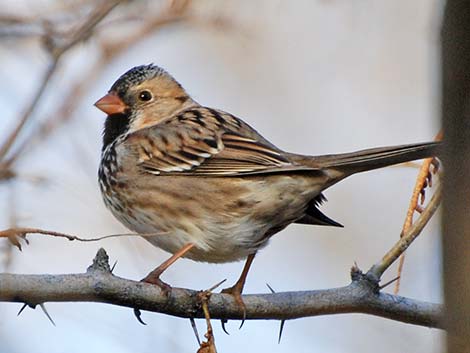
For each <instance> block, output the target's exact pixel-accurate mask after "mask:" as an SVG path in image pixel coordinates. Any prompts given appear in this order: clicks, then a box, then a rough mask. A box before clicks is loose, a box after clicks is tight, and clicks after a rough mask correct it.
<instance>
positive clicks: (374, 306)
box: [0, 249, 443, 328]
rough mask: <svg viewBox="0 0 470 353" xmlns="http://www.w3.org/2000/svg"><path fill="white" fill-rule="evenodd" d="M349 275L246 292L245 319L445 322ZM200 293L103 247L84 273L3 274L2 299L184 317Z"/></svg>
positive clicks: (222, 308)
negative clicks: (127, 263)
mask: <svg viewBox="0 0 470 353" xmlns="http://www.w3.org/2000/svg"><path fill="white" fill-rule="evenodd" d="M351 277H352V282H351V284H349V285H348V286H345V287H340V288H333V289H325V290H312V291H300V292H279V293H274V294H251V295H244V296H243V300H244V303H245V305H246V319H247V320H255V319H271V320H289V319H297V318H302V317H309V316H319V315H330V314H346V313H362V314H369V315H375V316H380V317H383V318H387V319H391V320H396V321H401V322H405V323H409V324H414V325H420V326H427V327H434V328H442V320H441V316H442V311H443V308H442V306H441V305H439V304H433V303H428V302H423V301H418V300H414V299H410V298H405V297H401V296H397V295H392V294H388V293H382V292H380V290H379V286H378V283H377V282H376V281H374V280H372V279H371V278H370V276H367V275H365V274H362V272H361V271H360V270H359V269H357V268H353V270H352V271H351ZM198 293H199V292H197V291H194V290H189V289H183V288H173V290H172V291H171V294H170V296H169V297H167V296H165V294H164V293H163V292H162V291H161V290H160V288H159V287H157V286H154V285H150V284H147V283H141V282H135V281H131V280H127V279H123V278H120V277H117V276H114V275H113V274H112V273H111V271H110V269H109V264H108V259H107V255H106V252H105V251H104V250H103V249H100V250H99V251H98V254H97V256H96V258H95V260H94V263H93V265H92V266H90V267H89V268H88V270H87V272H86V273H84V274H67V275H19V274H18V275H17V274H0V301H8V302H20V303H27V304H28V305H30V306H31V307H35V306H36V305H39V304H42V303H44V302H76V301H80V302H100V303H107V304H114V305H119V306H125V307H129V308H139V309H143V310H147V311H153V312H159V313H162V314H168V315H172V316H178V317H182V318H204V313H203V310H202V307H201V303H200V300H198V295H197V294H198ZM208 305H209V311H210V314H211V318H213V319H226V320H240V319H242V312H241V311H240V307H239V305H237V303H236V302H235V301H234V300H233V298H232V296H230V295H227V294H215V293H214V294H212V295H211V297H210V300H209V303H208Z"/></svg>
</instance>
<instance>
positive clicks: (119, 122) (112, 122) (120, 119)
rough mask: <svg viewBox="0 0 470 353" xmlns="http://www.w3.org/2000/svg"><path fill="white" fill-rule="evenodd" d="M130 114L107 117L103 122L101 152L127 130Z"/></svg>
mask: <svg viewBox="0 0 470 353" xmlns="http://www.w3.org/2000/svg"><path fill="white" fill-rule="evenodd" d="M130 117H131V115H130V113H127V112H125V113H121V114H112V115H108V116H107V118H106V121H105V122H104V130H103V148H102V151H104V150H105V149H106V147H108V145H109V144H111V143H113V142H114V140H116V139H117V138H118V137H119V136H120V135H122V134H124V133H125V132H126V131H127V130H128V129H129V123H130V120H131V119H130Z"/></svg>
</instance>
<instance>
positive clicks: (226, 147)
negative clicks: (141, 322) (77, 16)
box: [95, 64, 439, 314]
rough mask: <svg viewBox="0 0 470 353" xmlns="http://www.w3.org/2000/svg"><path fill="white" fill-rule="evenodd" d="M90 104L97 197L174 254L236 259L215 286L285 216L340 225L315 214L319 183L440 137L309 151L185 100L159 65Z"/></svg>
mask: <svg viewBox="0 0 470 353" xmlns="http://www.w3.org/2000/svg"><path fill="white" fill-rule="evenodd" d="M95 106H96V107H97V108H99V109H100V110H102V111H103V112H104V113H106V114H107V118H106V121H105V123H104V130H103V147H102V154H101V163H100V167H99V172H98V176H99V185H100V188H101V192H102V195H103V199H104V203H105V204H106V206H107V208H109V210H110V211H111V212H112V214H113V215H114V216H115V217H116V218H117V219H118V220H119V221H120V222H121V223H122V224H124V225H125V226H126V227H127V228H129V229H130V230H132V231H134V232H137V233H139V234H153V233H158V235H155V236H150V237H145V239H146V240H148V241H149V242H150V243H151V244H153V245H155V246H157V247H159V248H161V249H163V250H165V251H167V252H169V253H171V254H173V256H172V257H170V258H169V259H168V260H167V261H165V262H164V263H163V264H161V265H160V266H159V267H157V268H156V269H155V270H154V271H152V272H151V273H150V274H149V275H148V276H147V277H146V278H144V281H146V282H150V283H154V284H157V285H159V286H161V287H162V288H166V289H168V288H167V287H168V285H166V284H165V283H163V282H162V281H161V280H160V275H161V273H162V272H163V271H164V270H165V269H166V268H168V267H169V266H170V265H171V264H172V263H173V262H174V261H176V259H178V258H179V257H185V258H189V259H192V260H195V261H203V262H210V263H225V262H232V261H239V260H245V259H246V263H245V266H244V268H243V272H242V274H241V276H240V278H239V279H238V281H237V282H236V283H235V285H234V286H232V287H230V288H227V289H226V290H224V291H223V292H224V293H229V294H231V295H232V296H233V297H234V298H235V300H236V301H237V302H238V303H239V304H240V306H241V307H242V309H243V314H244V305H243V300H242V299H241V293H242V291H243V286H244V284H245V280H246V276H247V274H248V271H249V268H250V266H251V263H252V261H253V259H254V257H255V254H256V252H257V251H258V250H259V249H261V248H263V247H264V246H266V245H267V244H268V241H269V239H270V238H271V237H272V236H273V235H274V234H276V233H278V232H280V231H281V230H283V229H284V228H286V227H287V226H288V225H290V224H291V223H297V224H311V225H323V226H334V227H342V225H341V224H339V223H338V222H336V221H334V220H333V219H331V218H329V217H328V216H326V215H325V214H323V213H322V212H321V211H320V209H319V206H320V205H321V204H322V202H323V201H325V197H324V196H323V194H322V192H323V191H324V190H325V189H327V188H329V187H330V186H332V185H333V184H336V183H337V182H339V181H341V180H342V179H344V178H346V177H348V176H350V175H352V174H355V173H359V172H365V171H368V170H372V169H377V168H382V167H386V166H390V165H394V164H398V163H403V162H407V161H411V160H415V159H422V158H427V157H432V156H435V155H436V153H437V149H438V147H439V143H435V142H428V143H417V144H409V145H400V146H393V147H381V148H374V149H366V150H362V151H358V152H352V153H343V154H331V155H322V156H308V155H302V154H295V153H289V152H286V151H283V150H281V149H280V148H278V147H276V146H275V145H273V144H272V143H271V142H269V141H268V140H266V139H265V138H264V137H263V136H262V135H261V134H259V133H258V132H257V131H256V130H255V129H253V128H252V127H251V126H249V125H248V124H246V123H245V122H244V121H243V120H241V119H239V118H237V117H235V116H234V115H232V114H230V113H227V112H224V111H222V110H219V109H214V108H209V107H205V106H202V105H200V104H199V103H197V102H196V101H194V100H193V99H192V98H191V97H190V96H189V94H188V93H187V92H186V91H185V89H184V88H183V87H182V86H181V85H180V84H179V83H178V82H177V81H176V80H175V79H174V78H173V77H172V76H171V75H170V74H169V73H168V72H166V71H165V70H164V69H162V68H160V67H159V66H156V65H153V64H150V65H143V66H137V67H134V68H132V69H130V70H129V71H127V72H126V73H124V74H123V75H122V76H121V77H120V78H119V79H118V80H117V81H116V82H115V83H114V84H113V85H112V87H111V89H110V90H109V92H108V93H107V94H106V95H105V96H104V97H103V98H101V99H99V100H98V101H97V102H96V103H95Z"/></svg>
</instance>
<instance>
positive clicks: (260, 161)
mask: <svg viewBox="0 0 470 353" xmlns="http://www.w3.org/2000/svg"><path fill="white" fill-rule="evenodd" d="M215 114H216V115H217V117H216V118H215V117H214V115H215ZM221 119H224V116H223V115H221V112H218V111H214V110H212V109H207V108H203V107H200V108H198V109H197V110H195V109H194V108H193V109H191V110H188V111H186V112H183V113H181V114H179V115H178V116H175V117H174V118H172V119H170V120H167V121H164V122H162V123H159V124H157V125H155V126H152V127H149V128H146V129H143V130H139V131H136V132H134V133H133V134H131V135H129V137H128V138H127V140H126V141H125V142H124V143H125V144H127V146H128V147H129V148H131V149H132V150H133V151H134V152H135V153H136V154H137V156H138V164H139V165H140V167H141V168H142V169H143V171H145V172H148V173H153V174H166V175H168V174H174V175H184V174H186V175H187V174H190V175H199V176H236V175H243V174H259V173H272V172H277V171H283V170H313V169H315V168H309V167H306V166H302V165H298V164H295V163H292V162H291V161H290V160H289V159H288V158H287V157H286V155H285V154H284V153H283V152H282V151H280V150H278V149H276V148H275V147H274V146H268V145H267V144H265V143H264V142H261V141H263V138H260V140H261V141H259V140H257V139H256V137H255V136H256V135H257V133H256V131H254V130H252V129H251V128H250V127H248V126H247V125H244V126H243V128H241V129H238V131H236V132H235V131H233V124H230V129H228V128H227V127H226V125H225V124H223V120H221ZM230 119H232V120H233V119H234V117H233V116H230ZM214 122H215V123H214ZM227 125H229V124H227ZM245 129H248V131H247V133H246V135H249V136H245V135H244V134H243V130H245Z"/></svg>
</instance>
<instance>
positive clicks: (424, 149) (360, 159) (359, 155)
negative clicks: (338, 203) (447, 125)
mask: <svg viewBox="0 0 470 353" xmlns="http://www.w3.org/2000/svg"><path fill="white" fill-rule="evenodd" d="M440 149H441V143H440V142H427V143H417V144H412V145H401V146H392V147H379V148H371V149H368V150H363V151H357V152H351V153H343V154H335V155H326V156H318V157H307V158H305V159H304V160H303V162H304V163H305V164H309V165H312V166H313V167H315V168H319V169H322V170H324V171H329V172H330V173H327V174H329V175H330V177H331V179H330V180H329V182H327V183H325V185H324V189H326V188H328V187H329V186H331V185H333V184H335V183H337V182H338V181H340V180H341V179H343V178H345V177H347V176H348V175H351V174H355V173H360V172H365V171H368V170H373V169H377V168H383V167H387V166H390V165H394V164H399V163H404V162H408V161H412V160H415V159H422V158H428V157H433V156H437V155H439V152H440ZM323 200H325V198H324V196H323V195H322V194H320V195H319V196H318V197H316V198H315V199H313V200H312V201H311V202H310V204H309V205H308V207H307V209H306V211H305V215H304V216H303V217H302V218H300V219H298V220H297V221H296V223H302V224H316V225H328V226H335V227H342V225H341V224H339V223H338V222H336V221H334V220H332V219H331V218H329V217H327V216H326V215H324V214H323V213H322V212H321V211H320V210H319V209H318V206H319V204H321V203H322V201H323Z"/></svg>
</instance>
